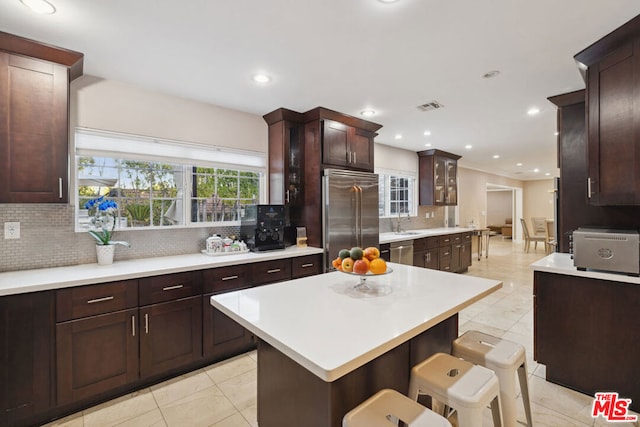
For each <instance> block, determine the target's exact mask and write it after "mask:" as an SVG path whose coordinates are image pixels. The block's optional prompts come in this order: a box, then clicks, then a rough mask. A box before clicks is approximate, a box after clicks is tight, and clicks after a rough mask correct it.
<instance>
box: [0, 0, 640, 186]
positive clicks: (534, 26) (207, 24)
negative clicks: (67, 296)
mask: <svg viewBox="0 0 640 427" xmlns="http://www.w3.org/2000/svg"><path fill="white" fill-rule="evenodd" d="M49 1H50V2H51V3H53V4H54V5H55V7H56V9H57V12H56V13H55V14H52V15H38V14H35V13H33V12H31V11H30V10H28V9H27V8H26V7H24V6H23V4H22V3H20V1H19V0H4V1H2V2H0V30H1V31H5V32H9V33H13V34H17V35H20V36H23V37H27V38H31V39H35V40H39V41H43V42H46V43H49V44H53V45H57V46H61V47H65V48H68V49H72V50H76V51H80V52H83V53H84V54H85V74H90V75H93V76H97V77H103V78H108V79H114V80H118V81H122V82H126V83H130V84H135V85H138V86H141V87H144V88H148V89H152V90H157V91H161V92H164V93H168V94H172V95H177V96H181V97H185V98H191V99H194V100H199V101H204V102H208V103H212V104H216V105H220V106H224V107H229V108H233V109H237V110H241V111H246V112H250V113H255V114H259V115H263V114H266V113H268V112H270V111H272V110H274V109H276V108H279V107H286V108H289V109H292V110H296V111H301V112H304V111H307V110H310V109H312V108H314V107H317V106H322V107H326V108H330V109H333V110H337V111H340V112H343V113H346V114H350V115H353V116H358V117H361V116H360V113H361V112H362V111H363V110H366V109H373V110H375V111H376V114H375V116H373V117H370V118H368V120H371V121H374V122H376V123H379V124H381V125H382V126H383V127H382V129H381V130H380V132H379V136H378V137H377V138H376V142H378V143H382V144H387V145H391V146H396V147H402V148H406V149H409V150H412V151H419V150H425V149H428V148H437V149H440V150H445V151H449V152H452V153H455V154H459V155H462V156H463V157H462V159H461V160H460V165H461V166H465V167H470V168H475V169H480V170H484V171H489V172H493V173H496V174H499V175H505V176H509V177H512V178H517V179H521V180H530V179H544V178H549V177H550V176H557V174H558V170H557V168H556V136H555V135H554V132H555V130H556V113H555V107H554V106H553V105H552V104H551V103H549V102H548V101H547V99H546V98H547V97H549V96H552V95H557V94H561V93H565V92H569V91H573V90H578V89H582V88H584V82H583V80H582V78H581V76H580V74H579V72H578V69H577V67H576V65H575V62H574V60H573V55H575V54H576V53H578V52H579V51H581V50H582V49H584V48H585V47H587V46H588V45H590V44H591V43H593V42H595V41H596V40H598V39H599V38H601V37H602V36H604V35H606V34H607V33H609V32H611V31H612V30H614V29H615V28H617V27H619V26H620V25H622V24H623V23H625V22H627V21H628V20H630V19H631V18H633V17H634V16H636V15H638V14H640V2H638V1H637V0H562V1H558V0H538V1H524V0H399V1H397V2H395V3H388V4H385V3H381V2H380V1H378V0H314V1H311V0H269V1H261V0H216V1H207V0H180V1H178V0H174V1H170V0H135V1H131V0H108V1H105V0H102V1H98V0H82V1H80V0H49ZM491 70H499V71H500V74H499V75H498V76H497V77H494V78H490V79H487V78H483V77H482V76H483V75H484V74H485V73H487V72H489V71H491ZM257 72H262V73H266V74H268V75H269V76H270V77H271V81H270V82H269V83H267V84H258V83H256V82H254V81H253V80H252V76H253V74H254V73H257ZM434 100H435V101H438V102H440V103H441V104H443V105H444V107H443V108H440V109H436V110H432V111H427V112H423V111H420V110H419V109H418V108H417V106H418V105H422V104H425V103H428V102H431V101H434ZM532 107H537V108H538V109H539V110H540V113H539V114H537V115H535V116H529V115H528V114H527V111H528V110H529V109H530V108H532ZM427 130H428V131H430V132H431V135H429V136H425V135H424V133H425V131H427ZM397 135H402V138H401V139H396V136H397ZM425 144H431V146H430V147H426V145H425ZM466 145H471V148H470V149H467V148H465V146H466ZM494 155H499V156H500V157H499V158H497V159H495V158H494V157H493V156H494ZM518 163H521V164H522V165H521V166H517V164H518ZM534 169H538V172H534ZM545 173H548V174H550V175H545Z"/></svg>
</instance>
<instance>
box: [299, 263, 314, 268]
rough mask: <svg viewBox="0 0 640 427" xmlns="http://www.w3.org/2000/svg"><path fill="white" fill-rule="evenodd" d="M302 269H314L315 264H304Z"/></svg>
mask: <svg viewBox="0 0 640 427" xmlns="http://www.w3.org/2000/svg"><path fill="white" fill-rule="evenodd" d="M300 267H302V268H309V267H313V263H310V264H302V265H301V266H300Z"/></svg>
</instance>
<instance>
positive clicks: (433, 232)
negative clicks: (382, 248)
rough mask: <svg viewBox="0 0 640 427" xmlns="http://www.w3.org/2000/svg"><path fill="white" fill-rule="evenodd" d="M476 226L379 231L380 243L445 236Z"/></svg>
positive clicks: (473, 229)
mask: <svg viewBox="0 0 640 427" xmlns="http://www.w3.org/2000/svg"><path fill="white" fill-rule="evenodd" d="M476 230H478V229H477V228H469V227H439V228H425V229H417V230H407V231H406V232H410V233H416V234H396V233H394V232H388V233H380V244H381V245H384V244H385V243H394V242H402V241H405V240H415V239H422V238H423V237H433V236H445V235H447V234H457V233H466V232H469V231H476Z"/></svg>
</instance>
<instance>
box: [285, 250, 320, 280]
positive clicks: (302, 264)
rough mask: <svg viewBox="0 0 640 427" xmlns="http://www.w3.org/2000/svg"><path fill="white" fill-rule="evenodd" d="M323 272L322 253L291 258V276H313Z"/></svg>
mask: <svg viewBox="0 0 640 427" xmlns="http://www.w3.org/2000/svg"><path fill="white" fill-rule="evenodd" d="M320 273H322V255H321V254H318V255H306V256H301V257H297V258H293V259H292V260H291V277H292V278H294V279H296V278H298V277H305V276H313V275H314V274H320Z"/></svg>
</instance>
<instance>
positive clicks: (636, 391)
mask: <svg viewBox="0 0 640 427" xmlns="http://www.w3.org/2000/svg"><path fill="white" fill-rule="evenodd" d="M533 292H534V358H535V360H536V361H538V362H540V363H543V364H545V365H546V379H547V380H548V381H551V382H554V383H557V384H561V385H564V386H566V387H569V388H572V389H575V390H578V391H581V392H583V393H586V394H588V395H591V396H593V395H594V393H595V392H597V391H616V392H618V393H619V395H620V397H621V398H627V399H631V400H632V403H631V409H633V410H635V411H639V410H640V382H639V381H638V378H640V365H639V364H638V361H639V360H640V316H638V307H640V286H638V285H635V284H630V283H624V282H614V281H607V280H598V279H591V278H585V277H577V276H569V275H562V274H553V273H545V272H539V271H536V272H535V273H534V291H533Z"/></svg>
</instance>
